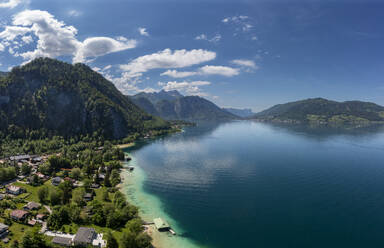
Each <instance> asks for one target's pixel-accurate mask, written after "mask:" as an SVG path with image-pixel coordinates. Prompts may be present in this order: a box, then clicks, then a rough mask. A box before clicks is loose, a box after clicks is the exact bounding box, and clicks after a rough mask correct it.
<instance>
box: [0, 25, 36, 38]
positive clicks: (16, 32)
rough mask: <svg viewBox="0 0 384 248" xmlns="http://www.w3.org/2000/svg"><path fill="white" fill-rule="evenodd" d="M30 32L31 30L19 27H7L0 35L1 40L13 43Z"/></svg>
mask: <svg viewBox="0 0 384 248" xmlns="http://www.w3.org/2000/svg"><path fill="white" fill-rule="evenodd" d="M28 32H30V29H29V28H25V27H17V26H6V27H5V29H4V31H3V32H1V33H0V39H2V40H7V41H13V40H15V39H16V38H17V37H18V36H22V35H25V34H26V33H28Z"/></svg>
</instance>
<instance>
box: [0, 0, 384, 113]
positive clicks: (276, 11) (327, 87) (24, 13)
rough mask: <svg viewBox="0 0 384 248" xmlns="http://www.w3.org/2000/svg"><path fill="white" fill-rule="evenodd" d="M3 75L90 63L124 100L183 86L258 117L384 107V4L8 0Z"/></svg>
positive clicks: (0, 57) (0, 3)
mask: <svg viewBox="0 0 384 248" xmlns="http://www.w3.org/2000/svg"><path fill="white" fill-rule="evenodd" d="M0 13H1V15H0V64H1V66H0V70H2V71H7V70H9V68H10V67H12V66H15V65H18V64H22V63H25V62H27V61H29V60H31V59H33V58H35V57H39V56H49V57H55V58H59V59H61V60H65V61H67V62H71V63H72V62H83V63H86V64H88V65H89V66H91V67H92V68H94V69H95V70H98V71H99V72H100V73H102V74H103V75H104V76H106V77H107V78H108V79H110V80H111V81H112V82H114V83H115V85H116V86H117V87H118V88H119V89H120V90H121V91H123V92H124V93H125V94H134V93H137V92H139V91H153V90H160V89H166V90H172V89H177V90H179V91H180V92H182V93H183V94H186V95H201V96H203V97H206V98H208V99H210V100H212V101H214V102H215V103H217V104H218V105H220V106H226V107H227V106H231V107H250V108H252V109H254V110H255V111H258V110H262V109H264V108H266V107H269V106H271V105H274V104H277V103H284V102H287V101H293V100H299V99H304V98H310V97H325V98H329V99H333V100H340V101H343V100H355V99H356V100H364V101H373V102H376V103H378V104H381V105H384V79H383V74H384V49H383V44H384V18H383V13H384V1H381V2H380V1H370V0H365V1H354V0H349V1H344V0H339V1H337V0H334V1H327V0H324V1H315V0H307V1H289V0H284V1H283V0H281V1H279V0H272V1H258V0H253V1H241V0H237V1H232V0H231V1H230V0H227V1H223V0H221V1H219V0H207V1H192V0H188V1H187V0H178V1H161V0H156V1H154V0H151V1H150V0H140V1H129V0H126V1H123V0H120V1H116V0H108V1H107V0H104V1H100V0H77V1H72V0H65V1H62V0H60V1H53V0H45V1H43V0H0Z"/></svg>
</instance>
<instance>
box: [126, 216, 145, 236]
mask: <svg viewBox="0 0 384 248" xmlns="http://www.w3.org/2000/svg"><path fill="white" fill-rule="evenodd" d="M125 227H126V228H127V229H128V230H129V231H131V232H133V233H136V234H139V233H141V232H142V231H143V230H144V229H143V223H142V221H141V219H139V218H135V219H132V220H130V221H128V222H127V224H126V225H125Z"/></svg>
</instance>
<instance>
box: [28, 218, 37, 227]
mask: <svg viewBox="0 0 384 248" xmlns="http://www.w3.org/2000/svg"><path fill="white" fill-rule="evenodd" d="M36 223H37V221H36V220H33V219H31V220H29V221H28V225H30V226H35V225H36Z"/></svg>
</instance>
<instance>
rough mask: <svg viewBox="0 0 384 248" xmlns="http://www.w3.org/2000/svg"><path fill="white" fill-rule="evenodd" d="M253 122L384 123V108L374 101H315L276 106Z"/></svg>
mask: <svg viewBox="0 0 384 248" xmlns="http://www.w3.org/2000/svg"><path fill="white" fill-rule="evenodd" d="M251 119H258V120H262V121H272V122H291V123H318V124H359V123H372V122H384V107H382V106H379V105H377V104H374V103H370V102H360V101H347V102H336V101H330V100H327V99H323V98H313V99H306V100H302V101H297V102H289V103H286V104H278V105H275V106H273V107H271V108H269V109H267V110H264V111H262V112H260V113H257V114H255V115H254V116H252V117H251Z"/></svg>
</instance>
